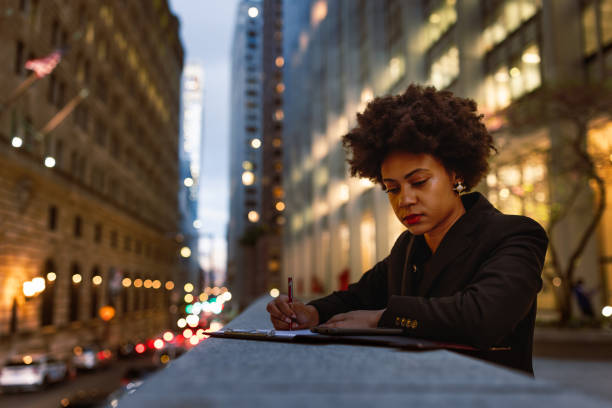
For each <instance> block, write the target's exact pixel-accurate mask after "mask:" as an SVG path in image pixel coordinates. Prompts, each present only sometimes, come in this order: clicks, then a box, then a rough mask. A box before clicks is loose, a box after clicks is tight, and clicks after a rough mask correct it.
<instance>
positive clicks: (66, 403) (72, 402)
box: [59, 389, 115, 408]
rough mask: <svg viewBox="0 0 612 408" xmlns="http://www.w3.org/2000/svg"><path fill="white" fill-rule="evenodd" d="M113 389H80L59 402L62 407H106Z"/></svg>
mask: <svg viewBox="0 0 612 408" xmlns="http://www.w3.org/2000/svg"><path fill="white" fill-rule="evenodd" d="M114 391H115V390H112V389H90V390H78V391H75V392H73V393H71V394H69V395H68V396H65V397H63V398H62V399H61V400H60V402H59V407H60V408H101V407H106V404H107V402H108V397H109V396H110V395H111V394H112V393H113V392H114Z"/></svg>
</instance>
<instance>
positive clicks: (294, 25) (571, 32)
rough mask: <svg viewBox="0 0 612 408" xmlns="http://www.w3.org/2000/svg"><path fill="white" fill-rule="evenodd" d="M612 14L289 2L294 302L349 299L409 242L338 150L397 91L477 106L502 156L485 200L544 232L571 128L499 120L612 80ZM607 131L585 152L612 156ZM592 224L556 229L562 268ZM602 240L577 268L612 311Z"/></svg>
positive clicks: (380, 196) (596, 134)
mask: <svg viewBox="0 0 612 408" xmlns="http://www.w3.org/2000/svg"><path fill="white" fill-rule="evenodd" d="M611 12H612V2H610V1H609V0H603V1H584V2H576V1H548V2H542V1H539V0H522V1H521V0H501V1H498V0H480V1H462V0H427V1H400V0H385V1H367V0H357V1H351V0H338V1H326V0H309V1H304V2H298V3H297V4H296V2H293V1H286V2H285V26H286V30H285V33H284V47H285V58H286V66H285V85H286V92H285V94H286V95H285V109H284V117H285V127H284V134H285V138H284V158H285V161H284V173H283V176H284V180H285V190H286V194H287V200H286V205H287V210H286V212H287V214H286V217H287V223H286V224H285V229H284V236H283V244H284V249H283V271H284V274H285V275H287V274H288V273H289V271H291V274H293V275H294V278H295V282H296V289H297V292H298V294H300V295H302V296H306V297H308V296H317V295H319V294H321V293H323V292H330V291H332V290H336V289H339V288H343V287H346V284H347V283H348V282H349V281H355V280H357V279H358V278H359V277H360V276H361V274H362V273H363V272H364V271H366V270H368V269H369V268H371V267H372V266H373V265H374V264H375V263H376V262H377V261H380V260H382V259H383V258H384V257H385V256H386V255H387V254H388V253H389V250H390V248H391V246H392V245H393V243H394V242H395V239H396V237H397V236H398V234H399V233H401V231H402V230H403V227H402V225H401V224H400V223H399V222H398V221H397V219H396V217H395V215H394V214H393V212H392V211H391V208H390V206H389V205H388V203H387V199H386V197H385V195H384V193H383V192H382V191H380V189H379V188H377V187H375V186H373V185H372V183H370V182H369V181H367V180H357V179H354V178H351V177H349V175H348V171H347V166H346V164H345V154H344V152H343V150H342V146H341V139H340V138H341V136H342V135H343V134H345V133H347V132H348V130H349V129H350V128H351V127H353V126H354V125H355V123H356V122H355V121H356V118H355V114H356V113H357V112H360V111H362V110H363V109H364V108H365V107H366V105H367V102H368V101H369V100H371V99H372V98H373V97H375V96H378V95H385V94H397V93H401V92H402V91H403V90H404V89H405V88H406V87H407V86H408V84H409V83H411V82H417V83H421V84H431V85H434V86H436V87H437V88H439V89H449V90H451V91H453V92H455V93H456V94H458V95H460V96H464V97H471V98H473V99H475V100H476V101H477V102H478V105H479V109H480V110H481V112H483V113H484V114H485V115H486V116H485V121H486V123H487V125H488V127H489V129H490V130H491V131H492V132H494V137H495V140H496V142H497V143H498V146H503V149H500V154H499V155H498V156H497V157H495V158H494V160H493V162H492V169H491V173H490V174H489V175H488V177H487V178H486V180H485V181H484V182H483V183H482V184H481V185H480V186H479V187H478V189H479V190H481V191H482V192H483V193H485V194H486V195H487V196H488V198H489V199H490V200H491V201H492V202H493V204H494V205H496V206H497V207H498V208H500V209H501V210H502V211H504V212H507V213H520V214H525V215H528V216H531V217H533V218H535V219H536V220H538V221H539V222H541V223H542V224H544V225H546V224H547V222H548V220H549V218H548V217H549V215H550V212H549V211H550V205H551V196H550V186H549V184H548V174H549V171H552V170H551V169H550V168H549V167H548V163H549V161H548V158H549V157H554V156H548V155H549V154H553V155H554V154H555V153H554V149H552V150H551V149H550V147H551V146H559V144H560V143H562V142H561V141H562V140H563V130H562V129H561V128H560V126H559V125H558V124H551V125H550V126H543V127H542V129H540V131H539V132H531V133H530V134H529V135H514V134H510V133H509V132H508V130H507V129H505V128H504V127H503V126H501V124H502V122H501V121H500V116H499V114H500V113H501V112H503V110H504V109H505V108H506V107H508V106H510V105H512V104H513V103H514V102H515V101H518V100H521V99H522V98H524V97H528V96H529V95H532V94H533V93H536V92H537V91H538V90H539V89H541V88H542V85H544V84H554V83H557V82H561V81H568V80H576V79H579V80H586V79H588V80H602V79H604V78H605V75H606V72H608V73H609V70H610V68H611V66H610V63H609V61H611V59H610V55H612V54H611V53H610V43H611V41H612V34H611V33H612V31H611V30H612V26H610V24H608V23H607V22H606V21H607V20H606V18H607V17H609V16H610V13H611ZM608 20H609V18H608ZM611 130H612V126H611V125H610V122H609V121H607V120H606V119H601V122H600V123H599V122H598V123H591V124H590V131H589V141H588V143H589V144H590V146H591V147H592V148H597V147H598V146H604V145H606V143H608V142H604V141H605V140H610V138H612V133H610V132H611ZM602 143H603V144H602ZM544 152H546V153H544ZM610 153H612V152H610ZM556 159H557V160H558V158H556ZM606 166H607V165H606ZM605 168H607V167H605ZM606 171H607V170H606ZM606 180H607V181H606V183H608V185H610V184H612V182H611V181H610V179H609V177H608V178H607V179H606ZM590 197H592V194H591V192H590V191H585V192H583V195H582V196H581V200H583V201H580V202H582V204H581V205H583V206H584V207H583V208H592V204H589V203H592V199H591V198H590ZM590 216H591V213H590V211H588V210H587V211H583V212H582V215H578V216H577V218H574V219H571V220H569V221H567V222H565V223H564V226H563V227H559V228H558V229H557V231H558V232H557V234H559V236H558V238H559V240H558V241H557V242H559V245H562V246H563V248H564V250H562V251H561V257H562V258H563V259H566V258H567V257H569V254H570V252H571V251H570V248H571V246H572V245H574V244H575V243H574V242H572V240H571V239H569V238H568V237H575V236H577V235H578V233H579V232H580V231H581V230H580V227H579V226H580V225H584V224H585V223H586V222H587V221H588V219H589V217H590ZM608 216H609V210H607V212H606V215H604V219H605V217H608ZM581 217H582V218H581ZM606 228H607V229H609V225H607V224H602V225H601V226H600V230H599V232H598V233H597V234H596V236H593V237H591V238H590V240H589V241H588V242H589V244H588V246H587V248H586V250H585V252H584V254H583V256H582V258H581V263H580V266H579V267H578V270H577V276H582V277H584V279H585V281H587V282H588V285H589V286H591V287H597V286H599V285H600V284H601V283H604V284H601V287H602V288H605V290H602V291H600V292H599V294H600V295H601V298H599V300H598V301H596V302H599V303H600V304H602V305H604V304H606V303H608V304H609V303H610V302H612V299H611V298H610V294H611V293H612V286H610V284H611V282H612V267H611V266H610V265H611V264H610V261H609V259H610V258H609V256H608V254H609V253H610V252H611V250H610V248H611V241H610V239H609V238H608V236H609V234H607V233H606V232H607V231H606V230H605V229H606ZM561 231H563V232H561ZM598 248H599V249H598ZM559 284H560V281H559V279H557V280H553V281H545V286H544V289H543V291H542V293H541V294H540V296H539V300H538V302H539V303H538V305H539V307H540V310H541V311H548V310H552V309H554V304H555V298H554V295H553V291H554V288H553V286H555V285H559Z"/></svg>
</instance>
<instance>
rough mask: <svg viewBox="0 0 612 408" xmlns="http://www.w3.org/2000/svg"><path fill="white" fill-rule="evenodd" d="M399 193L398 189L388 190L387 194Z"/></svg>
mask: <svg viewBox="0 0 612 408" xmlns="http://www.w3.org/2000/svg"><path fill="white" fill-rule="evenodd" d="M397 193H399V188H388V189H387V194H397Z"/></svg>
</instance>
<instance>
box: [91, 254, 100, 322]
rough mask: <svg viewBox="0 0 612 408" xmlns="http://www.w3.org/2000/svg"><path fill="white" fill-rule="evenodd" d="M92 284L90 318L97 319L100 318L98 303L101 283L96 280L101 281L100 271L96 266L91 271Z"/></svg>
mask: <svg viewBox="0 0 612 408" xmlns="http://www.w3.org/2000/svg"><path fill="white" fill-rule="evenodd" d="M91 278H92V283H91V285H90V289H89V290H90V292H91V296H90V302H91V303H90V304H89V305H90V313H89V316H90V317H91V318H92V319H95V318H96V317H97V316H98V303H99V302H100V283H96V281H95V280H94V279H101V276H100V270H99V269H98V267H97V266H94V267H93V269H92V271H91Z"/></svg>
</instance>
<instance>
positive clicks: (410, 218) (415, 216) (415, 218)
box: [404, 214, 422, 225]
mask: <svg viewBox="0 0 612 408" xmlns="http://www.w3.org/2000/svg"><path fill="white" fill-rule="evenodd" d="M421 217H422V215H421V214H412V215H409V216H407V217H404V221H406V223H408V224H409V225H412V224H416V223H417V222H419V221H420V220H421Z"/></svg>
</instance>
